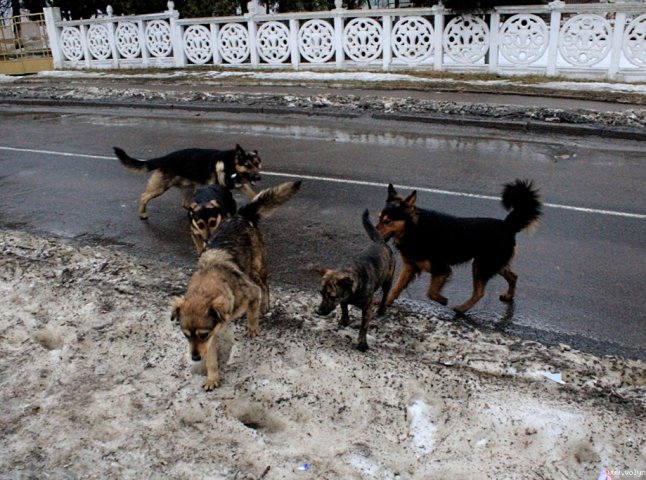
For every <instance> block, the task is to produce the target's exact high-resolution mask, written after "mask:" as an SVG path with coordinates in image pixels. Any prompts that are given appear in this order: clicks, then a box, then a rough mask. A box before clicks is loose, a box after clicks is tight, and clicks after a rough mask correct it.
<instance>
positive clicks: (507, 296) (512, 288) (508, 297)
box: [498, 265, 518, 302]
mask: <svg viewBox="0 0 646 480" xmlns="http://www.w3.org/2000/svg"><path fill="white" fill-rule="evenodd" d="M498 273H500V275H501V276H502V278H504V279H505V280H507V283H508V284H509V288H508V289H507V292H505V293H503V294H502V295H500V301H501V302H512V301H513V300H514V293H515V292H516V281H517V280H518V275H516V274H515V273H514V272H512V271H511V268H510V267H509V265H507V266H506V267H504V268H503V269H502V270H501V271H500V272H498Z"/></svg>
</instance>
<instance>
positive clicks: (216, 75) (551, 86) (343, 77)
mask: <svg viewBox="0 0 646 480" xmlns="http://www.w3.org/2000/svg"><path fill="white" fill-rule="evenodd" d="M38 76H39V77H43V78H78V79H81V78H83V79H92V78H97V79H101V78H102V79H110V78H112V79H118V78H131V79H140V80H144V79H157V80H159V79H178V78H199V79H203V80H221V79H227V78H240V79H254V80H273V81H277V82H280V81H287V80H290V81H325V82H332V81H351V82H380V83H388V82H390V83H393V82H410V83H417V84H420V85H433V84H439V83H447V82H448V81H451V82H454V83H456V84H463V85H480V86H492V87H494V86H499V85H510V84H513V85H518V86H522V85H524V83H523V80H522V78H520V79H514V78H513V77H508V78H506V79H499V80H461V79H455V80H451V79H450V78H446V77H443V78H424V77H421V76H417V75H407V74H398V73H374V72H313V71H298V72H284V71H276V72H261V71H248V72H245V71H226V72H225V71H211V72H205V71H198V72H191V71H190V70H189V71H180V72H178V71H172V72H169V73H164V72H156V73H128V74H122V73H112V72H84V71H73V70H52V71H45V72H41V73H39V74H38ZM20 78H21V77H19V76H11V75H0V83H2V82H5V83H11V82H15V81H18V80H19V79H20ZM531 86H532V87H533V88H540V89H545V90H555V89H558V90H576V91H581V90H588V91H608V92H630V93H640V94H646V84H644V83H635V84H633V83H619V82H616V83H615V82H597V81H558V82H557V81H554V82H544V83H532V84H531Z"/></svg>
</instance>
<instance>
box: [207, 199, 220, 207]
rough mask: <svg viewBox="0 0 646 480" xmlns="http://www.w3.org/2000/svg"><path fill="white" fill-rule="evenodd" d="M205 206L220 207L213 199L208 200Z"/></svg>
mask: <svg viewBox="0 0 646 480" xmlns="http://www.w3.org/2000/svg"><path fill="white" fill-rule="evenodd" d="M205 206H206V208H218V207H219V206H220V202H218V201H217V200H215V199H213V200H210V201H209V202H208V203H207V204H206V205H205Z"/></svg>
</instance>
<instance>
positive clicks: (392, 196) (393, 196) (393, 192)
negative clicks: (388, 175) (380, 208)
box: [386, 183, 399, 202]
mask: <svg viewBox="0 0 646 480" xmlns="http://www.w3.org/2000/svg"><path fill="white" fill-rule="evenodd" d="M397 198H399V195H397V190H395V187H393V184H392V183H389V184H388V199H387V200H386V201H387V202H390V201H392V200H396V199H397Z"/></svg>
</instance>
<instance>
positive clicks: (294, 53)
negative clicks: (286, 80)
mask: <svg viewBox="0 0 646 480" xmlns="http://www.w3.org/2000/svg"><path fill="white" fill-rule="evenodd" d="M289 52H290V54H291V61H292V67H294V70H298V67H299V65H300V63H301V53H300V51H299V50H298V20H296V19H295V18H290V19H289Z"/></svg>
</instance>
